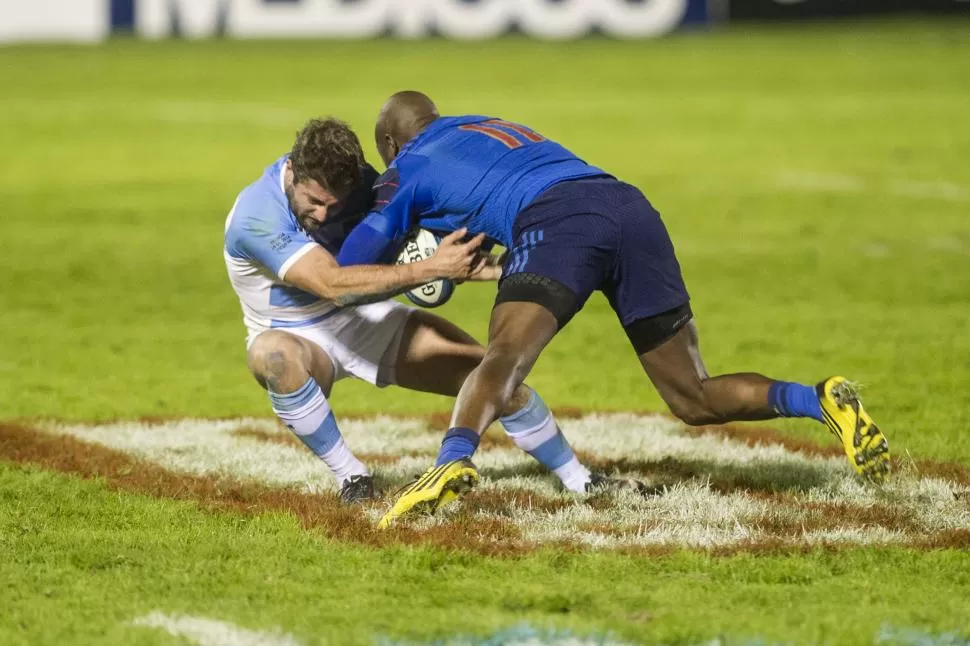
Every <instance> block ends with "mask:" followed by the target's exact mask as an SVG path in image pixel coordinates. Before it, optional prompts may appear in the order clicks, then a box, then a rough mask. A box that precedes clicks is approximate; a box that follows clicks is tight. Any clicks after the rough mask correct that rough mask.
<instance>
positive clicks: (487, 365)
mask: <svg viewBox="0 0 970 646" xmlns="http://www.w3.org/2000/svg"><path fill="white" fill-rule="evenodd" d="M481 365H482V366H483V369H484V370H486V371H488V372H492V373H498V374H501V375H502V376H503V377H504V378H505V379H506V380H509V381H515V386H518V385H520V384H521V383H522V382H523V381H524V380H525V373H526V372H528V370H529V366H528V362H527V360H526V358H525V357H523V356H522V353H521V352H519V350H518V349H517V348H515V347H514V346H511V345H505V344H496V345H489V347H488V349H487V350H486V351H485V357H484V358H483V359H482V363H481Z"/></svg>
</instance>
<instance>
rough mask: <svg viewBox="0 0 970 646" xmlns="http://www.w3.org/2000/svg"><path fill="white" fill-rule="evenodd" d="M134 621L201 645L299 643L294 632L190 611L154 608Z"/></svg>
mask: <svg viewBox="0 0 970 646" xmlns="http://www.w3.org/2000/svg"><path fill="white" fill-rule="evenodd" d="M132 623H133V624H134V625H136V626H143V627H145V628H160V629H162V630H164V631H166V632H168V633H169V634H170V635H172V636H173V637H180V638H182V639H186V640H188V641H191V642H194V643H196V644H199V646H299V645H300V642H299V641H298V640H297V639H296V638H295V637H293V636H292V635H289V634H286V633H281V632H265V631H255V630H247V629H245V628H241V627H239V626H237V625H236V624H233V623H229V622H227V621H218V620H216V619H208V618H206V617H193V616H191V615H167V614H165V613H163V612H159V611H157V610H156V611H155V612H152V613H150V614H147V615H145V616H144V617H138V618H137V619H135V620H133V621H132Z"/></svg>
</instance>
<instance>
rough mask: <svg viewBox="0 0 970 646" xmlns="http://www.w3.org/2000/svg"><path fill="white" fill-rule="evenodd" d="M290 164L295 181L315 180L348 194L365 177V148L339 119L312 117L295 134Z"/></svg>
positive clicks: (323, 185) (327, 188) (337, 191)
mask: <svg viewBox="0 0 970 646" xmlns="http://www.w3.org/2000/svg"><path fill="white" fill-rule="evenodd" d="M290 164H291V167H292V169H293V181H294V182H295V183H297V184H299V183H301V182H305V181H307V180H309V179H312V180H316V182H317V183H318V184H320V186H322V187H323V188H324V189H326V190H328V191H330V192H333V193H345V192H347V191H350V190H353V189H354V188H356V187H357V185H358V184H360V182H361V181H362V179H363V170H364V151H363V149H362V148H361V147H360V140H359V139H357V135H356V134H354V131H353V130H351V129H350V126H348V125H347V124H346V123H344V122H343V121H341V120H340V119H334V118H333V117H328V118H326V119H310V120H309V121H307V123H306V125H305V126H303V129H302V130H300V131H299V132H298V133H296V141H295V142H293V149H292V150H291V151H290Z"/></svg>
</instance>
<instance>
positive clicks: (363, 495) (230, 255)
mask: <svg viewBox="0 0 970 646" xmlns="http://www.w3.org/2000/svg"><path fill="white" fill-rule="evenodd" d="M376 179H377V172H376V171H374V169H373V168H371V167H370V166H368V165H367V164H366V163H365V162H364V154H363V152H362V150H361V147H360V142H359V141H358V139H357V136H356V135H354V133H353V131H351V129H350V128H349V127H348V126H347V125H346V124H344V123H342V122H340V121H338V120H336V119H326V120H311V121H310V122H309V123H307V124H306V126H305V127H304V128H303V129H302V130H301V131H300V133H299V134H298V135H297V138H296V141H295V143H294V144H293V148H292V150H291V151H290V152H289V153H287V154H286V155H283V156H282V157H280V158H279V159H277V160H276V161H275V162H274V163H272V164H271V165H270V166H269V167H268V168H267V169H266V170H265V172H264V173H263V174H262V176H261V177H260V178H259V179H257V180H256V181H255V182H253V183H252V184H250V185H249V186H247V187H246V188H245V189H243V191H242V192H241V193H240V194H239V197H238V198H237V199H236V203H235V204H234V205H233V208H232V211H231V212H230V213H229V216H228V217H227V218H226V228H225V245H224V248H223V255H224V258H225V262H226V268H227V270H228V273H229V280H230V282H231V283H232V286H233V288H234V289H235V291H236V293H237V295H238V296H239V300H240V304H241V305H242V310H243V320H244V323H245V325H246V329H247V331H248V335H247V339H246V345H247V362H248V364H249V368H250V370H251V371H252V373H253V375H254V376H255V377H256V380H257V381H258V382H259V383H260V385H262V386H263V387H264V388H265V389H266V390H267V391H268V392H269V398H270V402H271V404H272V407H273V411H274V412H275V413H276V415H277V416H278V417H279V419H280V420H281V421H282V422H283V423H284V424H286V426H288V427H289V428H290V429H291V430H292V431H293V432H294V433H295V434H296V435H297V436H298V437H299V438H300V440H301V441H302V442H303V443H304V444H305V445H306V446H307V447H308V448H309V449H310V450H311V451H313V453H314V454H316V455H317V456H318V457H319V458H320V459H321V460H322V461H323V462H324V463H325V464H326V465H327V466H328V467H329V468H330V470H331V471H332V473H333V474H334V477H335V478H336V480H337V484H338V487H339V488H340V495H341V498H342V499H343V500H344V501H346V502H359V501H361V500H364V499H367V498H371V497H373V495H374V487H373V481H372V479H371V476H370V473H369V471H368V469H367V467H366V465H364V464H363V463H362V462H361V461H360V460H358V459H357V458H356V457H355V456H354V454H353V452H352V450H351V447H349V446H348V445H347V443H346V442H345V441H344V440H343V437H342V436H341V434H340V429H339V427H338V424H337V420H336V418H335V417H334V414H333V411H332V410H331V408H330V402H329V398H330V395H331V389H332V387H333V385H334V383H335V382H336V381H338V380H340V379H342V378H345V377H355V378H357V379H361V380H363V381H366V382H368V383H371V384H374V385H376V386H378V387H382V386H385V385H388V384H396V385H398V386H401V387H403V388H409V389H412V390H420V391H426V392H432V393H439V394H442V395H450V396H455V395H457V394H458V389H459V388H460V387H461V385H462V383H463V382H464V381H465V378H466V377H467V376H468V374H469V373H470V372H471V371H472V370H473V369H474V368H475V367H476V366H477V365H478V362H479V361H480V360H481V359H482V357H483V356H484V348H482V347H481V345H479V344H478V343H477V342H476V341H475V340H474V339H473V338H472V337H470V336H469V335H468V334H466V333H465V332H464V331H462V330H461V329H459V328H458V327H457V326H455V325H453V324H451V323H449V322H448V321H446V320H444V319H442V318H441V317H438V316H434V315H432V314H430V313H428V312H423V311H420V310H415V309H413V308H410V307H406V306H404V305H402V304H400V303H396V302H394V301H390V300H387V299H388V298H389V295H390V294H394V293H400V292H401V291H404V290H407V289H411V288H413V287H417V286H420V285H423V284H425V283H428V282H430V281H432V280H436V279H440V278H449V279H470V280H476V279H488V278H490V277H491V278H494V276H491V275H490V271H491V270H490V269H484V270H483V268H482V262H483V261H482V258H481V257H480V254H479V246H480V245H481V243H482V238H483V237H484V236H479V237H477V238H474V239H472V240H470V241H468V242H462V241H461V237H462V235H463V233H464V232H463V231H461V230H459V231H456V232H455V233H454V234H452V235H451V236H448V237H446V238H445V239H444V240H443V241H442V243H441V245H440V247H439V248H438V251H437V253H436V254H435V256H434V257H433V258H431V259H429V260H425V261H422V262H417V263H413V264H407V265H397V266H395V265H392V266H387V265H380V266H373V267H340V266H339V265H338V264H337V262H336V260H335V259H334V256H335V255H336V254H337V253H338V252H340V251H345V252H346V251H347V250H346V242H345V238H346V236H347V234H348V232H349V231H350V230H351V229H352V228H353V226H354V225H355V224H357V223H358V222H360V220H361V219H362V218H363V217H364V216H365V215H366V214H367V212H368V211H369V210H370V208H371V207H372V206H373V204H374V196H373V192H372V188H371V185H372V184H373V183H374V181H375V180H376ZM514 390H515V393H514V394H513V395H512V396H511V398H509V399H508V401H507V403H506V404H503V407H502V415H503V416H502V418H501V422H502V425H503V426H504V428H505V430H506V431H507V432H508V434H509V435H510V437H511V438H512V439H513V441H514V442H515V443H516V444H517V445H518V446H520V447H521V448H523V449H524V450H525V451H527V452H528V453H530V454H531V455H533V456H534V457H536V458H537V459H538V460H539V461H540V462H542V463H543V464H544V465H546V466H547V467H549V468H550V469H551V470H552V471H553V472H554V473H555V474H556V475H557V476H558V477H559V478H560V479H561V480H562V482H563V485H564V486H565V487H566V488H567V489H569V490H571V491H574V492H580V493H581V492H584V491H585V490H586V489H587V487H589V486H590V485H595V484H599V483H602V484H603V485H609V484H610V483H611V481H609V479H607V478H603V477H602V476H598V475H595V474H590V472H589V471H588V470H587V469H586V468H585V467H584V466H583V465H582V464H581V463H580V462H579V460H578V459H577V458H576V456H575V455H574V454H573V452H572V450H571V449H570V448H569V445H568V444H567V443H566V441H565V439H564V438H563V436H562V433H561V432H560V431H559V428H558V426H557V425H556V422H555V420H554V419H553V416H552V414H551V413H550V412H549V410H548V409H547V408H546V407H545V405H544V404H543V403H542V399H541V398H539V396H538V395H537V394H536V393H535V392H533V391H532V390H531V389H529V388H528V387H527V386H524V385H523V386H521V387H518V388H516V389H514Z"/></svg>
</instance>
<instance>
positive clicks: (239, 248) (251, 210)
mask: <svg viewBox="0 0 970 646" xmlns="http://www.w3.org/2000/svg"><path fill="white" fill-rule="evenodd" d="M279 211H280V209H279V207H278V206H277V205H275V204H272V203H250V202H248V201H247V200H246V196H245V195H243V196H242V197H241V198H240V200H239V202H238V203H237V204H236V207H235V208H234V209H233V213H232V216H231V217H230V221H229V226H228V227H227V228H226V252H227V253H228V254H229V255H230V256H232V257H233V258H239V259H245V260H251V261H253V262H258V263H259V264H261V265H263V266H264V267H266V268H268V269H269V270H270V271H272V272H273V273H274V274H276V275H277V276H279V277H280V278H283V276H284V275H285V274H286V272H287V270H289V268H290V267H292V266H293V264H294V263H296V261H297V260H299V259H300V258H302V257H303V256H304V255H306V254H307V253H308V252H309V251H310V250H312V249H313V248H314V247H315V246H317V245H316V243H315V242H314V241H313V240H311V239H310V237H309V236H308V235H307V234H306V233H305V232H303V231H302V230H301V229H300V228H299V227H298V226H297V225H296V223H295V222H294V221H293V218H291V217H289V214H287V213H280V212H279Z"/></svg>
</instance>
